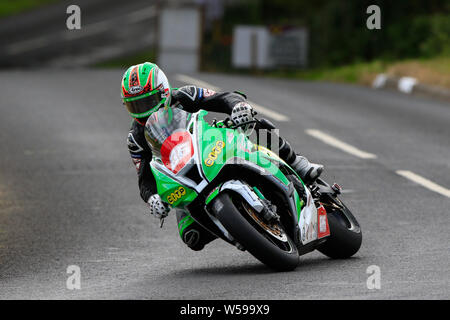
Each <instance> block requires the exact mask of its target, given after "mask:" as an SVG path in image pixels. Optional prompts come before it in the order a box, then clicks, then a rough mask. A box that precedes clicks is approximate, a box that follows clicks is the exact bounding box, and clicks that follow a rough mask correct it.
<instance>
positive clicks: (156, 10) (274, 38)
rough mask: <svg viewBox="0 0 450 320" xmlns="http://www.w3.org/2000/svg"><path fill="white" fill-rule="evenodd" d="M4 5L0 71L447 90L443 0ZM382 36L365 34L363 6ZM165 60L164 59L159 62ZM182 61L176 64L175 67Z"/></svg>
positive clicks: (448, 20) (449, 32) (41, 0)
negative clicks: (216, 75)
mask: <svg viewBox="0 0 450 320" xmlns="http://www.w3.org/2000/svg"><path fill="white" fill-rule="evenodd" d="M72 3H73V2H71V1H58V0H15V1H14V0H3V1H2V2H1V4H0V33H1V34H0V39H1V40H0V42H1V47H0V67H3V68H12V67H44V66H51V67H65V68H69V67H122V68H125V67H126V66H129V65H130V64H133V63H137V62H139V61H143V60H150V61H158V63H160V64H162V65H165V64H167V66H165V67H166V68H172V67H173V69H176V70H179V71H180V70H190V71H208V72H226V73H232V72H239V73H243V72H245V73H251V74H257V75H267V76H281V77H290V78H299V79H306V80H331V81H344V82H353V83H355V82H356V83H361V84H366V85H368V84H372V83H373V80H374V79H375V77H376V75H377V74H380V73H385V74H388V75H391V76H396V77H402V76H412V77H415V78H417V79H418V80H419V82H422V83H425V84H430V85H437V86H441V87H446V88H450V82H449V77H448V75H449V74H450V62H449V59H450V3H449V2H448V1H446V0H430V1H423V0H411V1H387V0H386V1H369V0H367V1H366V0H361V1H339V0H318V1H307V0H240V1H237V0H209V1H206V0H190V1H189V0H188V1H182V0H178V1H173V0H172V1H139V0H134V1H119V0H110V1H106V0H92V1H85V0H84V1H83V0H80V1H78V2H77V4H78V5H79V7H80V9H81V29H78V30H68V29H67V28H66V23H65V22H66V20H67V19H68V17H69V14H68V13H66V8H67V7H68V6H69V5H70V4H72ZM374 4H375V5H378V6H379V8H380V9H381V12H380V16H381V18H380V20H381V29H372V30H370V29H368V28H367V27H366V20H367V19H368V18H369V16H370V15H371V14H369V13H367V12H366V10H367V8H368V7H369V6H370V5H374ZM164 59H168V60H164ZM180 59H181V60H180Z"/></svg>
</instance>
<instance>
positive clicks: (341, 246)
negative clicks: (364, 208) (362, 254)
mask: <svg viewBox="0 0 450 320" xmlns="http://www.w3.org/2000/svg"><path fill="white" fill-rule="evenodd" d="M327 200H328V201H324V202H323V203H322V204H323V205H324V207H325V209H326V211H327V216H328V224H329V226H330V236H329V237H328V239H327V240H326V241H325V242H324V243H323V244H321V245H320V246H319V247H318V248H317V250H319V251H320V252H321V253H323V254H324V255H326V256H328V257H330V258H332V259H345V258H350V257H351V256H353V255H354V254H355V253H356V252H358V250H359V248H360V247H361V242H362V232H361V227H360V225H359V223H358V221H357V220H356V218H355V217H354V216H353V214H352V213H351V211H350V210H349V209H348V208H347V207H346V206H345V205H344V204H343V203H342V202H341V201H340V200H339V199H338V198H337V197H331V196H329V198H328V199H327Z"/></svg>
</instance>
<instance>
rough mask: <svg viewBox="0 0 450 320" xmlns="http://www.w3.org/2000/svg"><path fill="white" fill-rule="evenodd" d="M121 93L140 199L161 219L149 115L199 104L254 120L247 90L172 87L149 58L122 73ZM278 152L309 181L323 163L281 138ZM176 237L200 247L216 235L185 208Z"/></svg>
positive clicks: (163, 209)
mask: <svg viewBox="0 0 450 320" xmlns="http://www.w3.org/2000/svg"><path fill="white" fill-rule="evenodd" d="M121 96H122V100H123V104H124V105H125V106H126V108H127V110H128V112H129V114H130V115H131V117H132V118H133V119H134V120H133V121H132V123H131V128H130V131H129V133H128V137H127V144H128V150H129V152H130V156H131V160H132V161H133V164H134V166H135V168H136V171H137V175H138V184H139V190H140V195H141V198H142V199H143V200H144V201H145V202H146V203H147V205H148V207H149V211H150V214H152V215H154V216H155V217H157V218H160V219H161V218H165V217H166V216H167V215H168V212H169V210H170V208H169V207H168V205H167V204H166V203H165V202H163V201H162V200H161V198H160V196H159V195H158V193H157V190H156V181H155V177H154V176H153V174H152V171H151V169H150V165H149V163H150V161H151V160H152V151H151V148H150V146H149V145H148V144H147V141H146V139H145V135H144V132H145V124H146V121H147V119H148V118H149V116H150V115H151V114H152V113H154V112H156V111H157V110H158V109H159V108H162V107H176V108H181V109H183V110H184V111H187V112H190V113H194V112H197V111H198V110H200V109H203V110H206V111H211V112H219V113H226V114H228V115H230V116H231V120H232V121H233V122H234V124H235V125H240V124H245V123H247V122H249V121H251V120H252V119H253V116H254V111H253V108H252V107H251V105H250V104H249V103H248V102H246V97H245V95H243V94H241V93H238V92H214V91H212V90H209V89H207V88H201V87H197V86H193V85H188V86H184V87H181V88H178V89H174V88H172V87H171V86H170V84H169V81H168V79H167V77H166V75H165V74H164V72H163V71H162V70H161V69H160V68H159V67H158V66H157V65H156V64H153V63H150V62H144V63H141V64H138V65H134V66H131V67H129V68H128V69H127V71H126V72H125V73H124V75H123V77H122V84H121ZM279 139H280V147H279V150H278V151H279V156H280V158H282V159H283V160H284V161H286V163H287V164H289V165H290V166H291V167H292V168H293V169H294V170H295V171H296V172H297V173H298V174H299V176H300V177H301V178H302V179H303V180H304V181H308V182H312V181H314V180H315V179H317V178H318V177H319V176H320V174H321V173H322V171H323V166H322V165H319V164H314V163H311V162H309V161H308V159H306V158H305V157H303V156H300V155H297V154H296V153H295V152H294V150H293V148H292V147H291V145H290V144H289V143H288V142H287V141H286V140H285V139H283V138H282V137H279ZM176 216H177V222H178V230H179V233H180V237H181V239H182V240H183V242H184V243H185V244H187V246H188V247H189V248H191V249H192V250H195V251H198V250H201V249H203V248H204V246H205V245H206V244H207V243H209V242H211V241H212V240H214V239H215V238H216V236H215V235H213V234H211V233H210V232H209V231H207V230H205V229H204V228H203V227H202V226H200V225H199V224H198V223H196V222H195V220H194V219H193V218H192V217H191V216H190V215H189V214H188V213H186V212H184V211H182V210H177V213H176Z"/></svg>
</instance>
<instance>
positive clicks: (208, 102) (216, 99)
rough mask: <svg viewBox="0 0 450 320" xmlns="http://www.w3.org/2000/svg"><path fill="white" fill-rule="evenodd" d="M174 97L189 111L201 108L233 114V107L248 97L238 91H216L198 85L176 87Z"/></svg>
mask: <svg viewBox="0 0 450 320" xmlns="http://www.w3.org/2000/svg"><path fill="white" fill-rule="evenodd" d="M172 96H173V98H175V100H176V101H178V102H180V104H181V105H182V106H183V109H184V110H185V111H188V112H197V111H198V110H200V109H203V110H206V111H211V112H220V113H227V114H231V111H232V110H233V107H234V106H235V105H236V104H237V103H239V102H242V101H245V100H246V98H245V96H244V95H243V94H241V93H237V92H215V91H212V90H209V89H205V88H200V87H196V86H184V87H181V88H179V89H175V90H174V91H173V93H172Z"/></svg>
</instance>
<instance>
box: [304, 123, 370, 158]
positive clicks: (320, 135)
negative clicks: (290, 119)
mask: <svg viewBox="0 0 450 320" xmlns="http://www.w3.org/2000/svg"><path fill="white" fill-rule="evenodd" d="M305 132H306V133H307V134H309V135H310V136H312V137H314V138H317V139H319V140H321V141H322V142H324V143H326V144H328V145H330V146H332V147H335V148H337V149H340V150H342V151H345V152H347V153H350V154H351V155H354V156H356V157H358V158H362V159H375V158H376V157H377V156H376V155H375V154H373V153H369V152H365V151H362V150H360V149H358V148H356V147H354V146H351V145H349V144H348V143H345V142H343V141H341V140H339V139H336V138H335V137H332V136H330V135H328V134H326V133H324V132H322V131H320V130H316V129H307V130H305Z"/></svg>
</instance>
